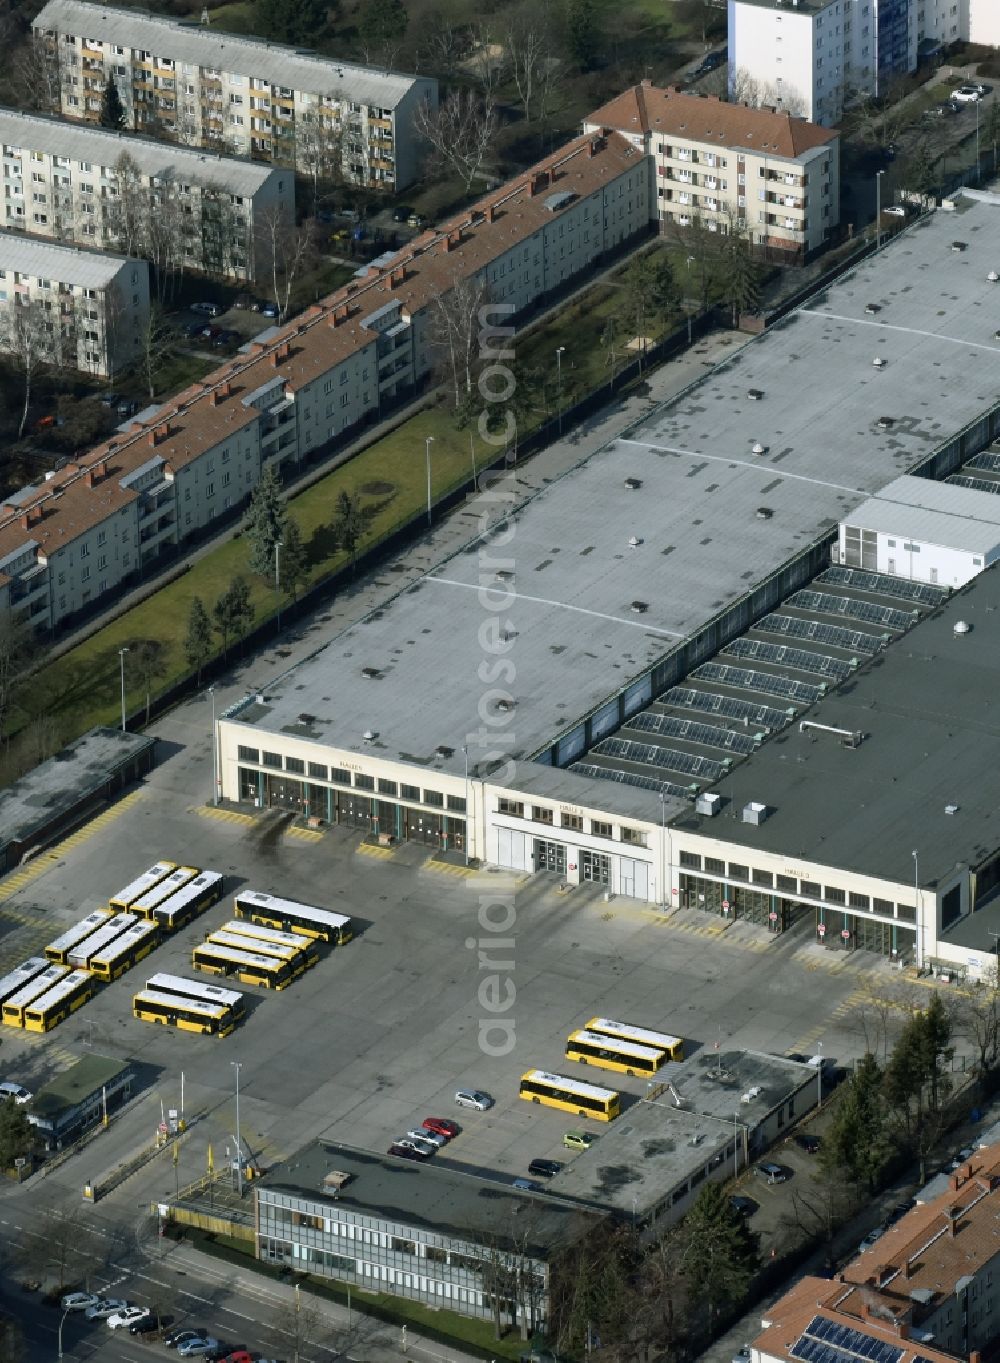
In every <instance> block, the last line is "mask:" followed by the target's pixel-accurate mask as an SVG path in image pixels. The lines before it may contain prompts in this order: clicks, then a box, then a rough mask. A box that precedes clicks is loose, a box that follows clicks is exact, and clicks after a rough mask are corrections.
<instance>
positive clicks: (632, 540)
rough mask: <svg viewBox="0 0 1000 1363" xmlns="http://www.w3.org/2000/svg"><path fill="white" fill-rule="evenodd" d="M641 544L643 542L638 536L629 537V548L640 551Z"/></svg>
mask: <svg viewBox="0 0 1000 1363" xmlns="http://www.w3.org/2000/svg"><path fill="white" fill-rule="evenodd" d="M641 543H642V540H641V539H640V538H639V536H638V535H629V537H628V547H629V548H630V549H638V547H639V545H640V544H641Z"/></svg>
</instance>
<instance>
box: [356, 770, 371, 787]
mask: <svg viewBox="0 0 1000 1363" xmlns="http://www.w3.org/2000/svg"><path fill="white" fill-rule="evenodd" d="M354 784H355V786H356V787H357V789H358V790H374V789H375V777H374V776H366V775H365V773H364V772H363V771H356V772H355V773H354Z"/></svg>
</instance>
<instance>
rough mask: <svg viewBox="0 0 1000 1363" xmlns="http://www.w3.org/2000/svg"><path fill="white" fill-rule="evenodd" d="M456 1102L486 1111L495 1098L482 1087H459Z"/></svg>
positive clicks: (460, 1105)
mask: <svg viewBox="0 0 1000 1363" xmlns="http://www.w3.org/2000/svg"><path fill="white" fill-rule="evenodd" d="M455 1102H456V1103H457V1104H458V1106H459V1107H471V1108H475V1110H476V1111H477V1112H485V1111H486V1110H487V1109H488V1108H491V1107H492V1106H493V1099H492V1098H491V1097H490V1095H489V1094H488V1093H485V1092H484V1091H483V1090H482V1089H459V1090H458V1092H457V1093H456V1094H455Z"/></svg>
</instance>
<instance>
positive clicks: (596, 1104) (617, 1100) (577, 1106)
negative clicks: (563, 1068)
mask: <svg viewBox="0 0 1000 1363" xmlns="http://www.w3.org/2000/svg"><path fill="white" fill-rule="evenodd" d="M519 1096H520V1097H521V1098H525V1099H527V1101H528V1102H529V1103H544V1104H545V1106H546V1107H558V1108H561V1109H562V1110H563V1112H573V1113H575V1114H576V1116H578V1117H596V1119H597V1120H598V1121H599V1122H613V1121H614V1119H615V1118H616V1117H617V1116H618V1113H619V1112H620V1110H621V1095H620V1094H618V1093H616V1092H615V1091H614V1089H601V1088H597V1086H596V1085H594V1084H581V1083H580V1082H579V1081H578V1080H576V1079H567V1078H566V1077H565V1075H562V1074H547V1073H546V1072H545V1070H529V1071H528V1073H527V1074H522V1075H521V1087H520V1090H519Z"/></svg>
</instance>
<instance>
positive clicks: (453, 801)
mask: <svg viewBox="0 0 1000 1363" xmlns="http://www.w3.org/2000/svg"><path fill="white" fill-rule="evenodd" d="M448 808H449V809H451V810H454V812H455V813H456V814H464V813H465V798H464V796H462V795H449V796H448Z"/></svg>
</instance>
